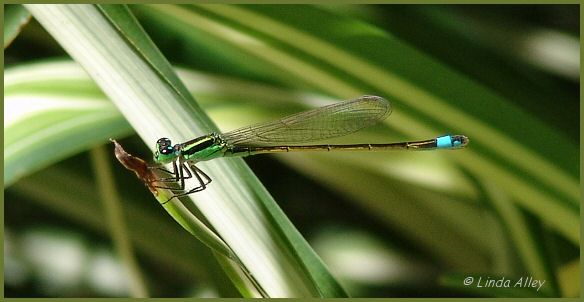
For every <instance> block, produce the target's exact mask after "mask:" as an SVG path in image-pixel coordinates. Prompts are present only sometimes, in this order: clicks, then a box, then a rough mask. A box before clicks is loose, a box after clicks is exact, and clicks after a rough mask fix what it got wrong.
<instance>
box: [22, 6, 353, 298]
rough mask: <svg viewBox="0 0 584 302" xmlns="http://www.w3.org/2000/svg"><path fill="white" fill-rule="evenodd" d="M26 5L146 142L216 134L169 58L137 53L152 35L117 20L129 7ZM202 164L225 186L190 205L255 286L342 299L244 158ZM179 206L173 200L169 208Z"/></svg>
mask: <svg viewBox="0 0 584 302" xmlns="http://www.w3.org/2000/svg"><path fill="white" fill-rule="evenodd" d="M27 8H28V9H29V10H30V11H31V12H32V13H33V15H34V16H35V18H37V20H39V22H40V23H41V24H42V25H43V26H44V27H45V28H46V29H47V30H48V31H49V32H50V33H51V35H52V36H53V37H54V38H55V39H56V40H57V41H58V42H59V43H60V44H61V45H62V46H63V47H64V48H65V50H66V51H67V52H68V53H69V54H70V55H71V56H72V57H73V58H74V59H75V60H76V61H77V62H79V63H80V64H81V65H82V66H83V67H84V69H85V70H86V71H87V72H88V73H89V74H90V75H91V76H92V78H93V79H94V80H95V81H96V82H97V83H98V85H99V86H100V88H101V89H102V90H103V91H104V92H105V93H106V95H108V96H109V97H110V98H111V99H112V101H113V102H114V103H115V104H116V106H117V107H118V108H119V109H120V111H121V112H122V113H123V114H124V116H125V117H126V119H127V120H128V121H129V123H130V124H131V125H132V126H133V127H134V128H135V129H136V130H137V132H138V134H140V136H141V137H142V138H143V139H144V140H145V141H147V142H153V141H155V140H156V139H157V138H158V137H160V136H162V135H165V136H170V137H172V138H174V139H177V140H179V141H180V140H187V139H189V138H192V136H193V133H196V134H204V133H207V132H209V131H210V130H212V129H216V128H215V127H214V126H213V124H212V123H211V122H210V119H209V118H208V117H207V116H206V115H205V114H204V113H203V112H202V111H200V109H199V108H198V107H196V106H194V103H193V102H192V99H191V98H190V95H188V93H186V89H184V87H183V86H182V85H180V84H177V83H175V82H174V81H173V80H172V78H169V77H167V75H166V74H165V73H163V72H161V71H162V70H168V69H169V67H168V63H167V62H166V60H165V59H164V58H163V57H162V56H156V55H154V56H153V57H149V55H150V54H152V53H155V52H152V51H149V52H148V54H149V55H146V51H145V50H144V49H138V48H137V45H145V44H146V45H147V44H150V43H148V42H147V41H149V40H148V38H147V36H146V35H144V34H143V33H141V32H140V31H137V30H126V28H127V27H128V26H127V25H120V24H119V23H118V22H119V19H120V18H122V17H121V16H123V15H124V14H126V16H125V17H123V18H122V19H124V20H125V22H129V21H128V20H131V19H132V16H131V15H130V14H128V11H127V10H126V8H125V7H97V6H92V5H69V6H68V5H29V6H27ZM112 10H115V12H112ZM104 14H105V15H104ZM106 15H107V16H106ZM113 23H116V25H114V24H113ZM133 28H134V29H135V28H136V26H133ZM140 40H142V42H140V43H138V41H140ZM151 46H152V47H153V45H151ZM137 54H138V55H137ZM157 65H159V66H157ZM165 65H166V67H161V66H165ZM200 166H201V168H202V169H204V170H205V171H208V174H209V175H210V176H211V177H212V178H215V179H221V180H222V182H221V186H211V187H210V188H209V189H207V190H205V191H204V192H202V193H199V194H197V195H196V196H193V197H191V198H192V202H194V204H195V205H196V207H197V208H198V209H199V210H200V211H201V213H203V215H204V216H205V218H206V219H207V220H208V221H209V222H210V224H211V225H212V226H213V228H214V229H215V230H216V231H217V233H218V234H219V235H220V236H221V237H222V238H223V239H224V240H225V242H226V243H227V244H228V245H229V246H230V248H231V249H232V250H233V251H234V252H235V253H236V254H237V255H238V257H239V259H240V260H241V262H242V263H243V264H244V265H245V269H247V270H249V271H250V272H251V276H253V279H254V281H255V283H254V284H258V285H259V286H261V290H262V291H265V292H266V293H267V294H268V295H269V296H271V297H280V296H344V295H345V293H344V291H342V289H341V288H340V286H339V285H338V284H337V282H336V280H334V278H332V276H331V275H330V273H329V272H328V271H327V270H326V268H325V267H324V265H323V264H322V262H321V261H320V259H319V258H318V257H317V256H316V254H315V253H314V252H313V251H312V249H310V247H309V246H308V244H307V243H306V241H305V240H304V239H303V238H302V237H301V236H300V234H299V233H298V231H296V229H295V228H294V227H293V226H292V224H291V223H290V222H289V221H288V220H287V218H285V216H283V214H282V212H281V211H280V210H279V208H278V206H277V205H276V203H275V202H274V200H273V199H272V198H271V196H270V195H269V194H268V193H267V192H266V191H265V189H263V187H262V186H261V184H260V183H259V181H257V179H256V178H255V176H254V175H253V174H252V173H251V171H250V170H249V168H248V167H247V166H245V164H244V163H243V161H242V160H241V159H229V160H222V161H213V162H209V163H204V164H201V165H200ZM187 185H189V186H193V185H195V184H194V183H192V182H188V183H187ZM185 202H190V201H187V200H186V199H185ZM180 204H181V203H180V202H179V201H176V200H173V201H171V202H169V205H170V206H172V205H174V206H176V207H178V206H179V205H180ZM166 208H168V207H166ZM273 215H277V216H278V217H274V216H273ZM252 251H253V252H252ZM308 265H310V269H307V268H306V266H308Z"/></svg>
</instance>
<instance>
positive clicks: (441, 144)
mask: <svg viewBox="0 0 584 302" xmlns="http://www.w3.org/2000/svg"><path fill="white" fill-rule="evenodd" d="M452 147H453V145H452V137H451V136H450V135H445V136H440V137H437V138H436V148H438V149H450V148H452Z"/></svg>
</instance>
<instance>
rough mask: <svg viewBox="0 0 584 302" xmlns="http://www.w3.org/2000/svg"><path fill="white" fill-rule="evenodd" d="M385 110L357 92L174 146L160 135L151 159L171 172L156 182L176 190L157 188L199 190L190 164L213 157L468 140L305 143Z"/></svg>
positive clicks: (433, 145)
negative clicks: (189, 185) (191, 184)
mask: <svg viewBox="0 0 584 302" xmlns="http://www.w3.org/2000/svg"><path fill="white" fill-rule="evenodd" d="M390 113H391V105H390V103H389V101H387V100H386V99H384V98H381V97H378V96H362V97H359V98H357V99H354V100H350V101H344V102H339V103H335V104H332V105H328V106H324V107H320V108H315V109H312V110H308V111H305V112H300V113H297V114H293V115H290V116H287V117H284V118H282V119H279V120H275V121H271V122H267V123H261V124H256V125H252V126H247V127H243V128H240V129H237V130H234V131H231V132H227V133H222V134H219V133H211V134H207V135H203V136H200V137H197V138H195V139H193V140H190V141H187V142H184V143H180V144H176V145H172V143H171V141H170V139H168V138H161V139H159V140H158V141H157V142H156V152H155V153H154V160H155V162H156V163H158V164H167V163H172V166H173V171H169V170H166V169H163V168H158V169H161V170H163V171H165V172H167V173H169V174H171V175H172V177H168V178H161V179H158V180H157V181H158V182H179V183H180V186H179V187H178V188H172V187H163V188H164V189H170V190H173V191H174V192H177V191H179V192H181V193H178V194H175V195H174V196H173V197H172V198H174V197H180V196H184V195H188V194H191V193H195V192H199V191H202V190H204V189H205V188H206V187H207V185H208V184H209V183H210V182H211V178H210V177H209V176H208V175H207V174H205V173H204V172H203V171H201V170H200V169H199V168H197V167H196V166H195V164H196V163H197V162H200V161H206V160H210V159H214V158H217V157H231V156H249V155H256V154H263V153H279V152H297V151H386V150H396V149H399V150H406V149H407V150H433V149H460V148H464V147H465V146H466V145H467V144H468V138H467V137H466V136H464V135H444V136H440V137H437V138H433V139H428V140H423V141H412V142H399V143H387V144H351V145H328V144H323V145H308V144H307V143H308V142H312V141H318V140H324V139H328V138H333V137H338V136H343V135H347V134H350V133H353V132H356V131H359V130H361V129H363V128H365V127H368V126H372V125H374V124H376V123H377V122H379V121H381V120H383V119H385V118H386V117H387V116H389V114H390ZM177 162H178V163H177ZM193 175H194V176H195V177H196V178H197V180H198V182H199V186H197V187H195V188H193V189H190V190H188V191H186V192H184V188H185V179H188V178H191V177H193ZM172 198H171V199H172ZM169 200H170V199H169Z"/></svg>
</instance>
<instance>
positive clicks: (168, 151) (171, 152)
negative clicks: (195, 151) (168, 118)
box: [154, 137, 177, 164]
mask: <svg viewBox="0 0 584 302" xmlns="http://www.w3.org/2000/svg"><path fill="white" fill-rule="evenodd" d="M176 158H177V152H176V149H175V148H174V147H173V146H172V142H171V141H170V139H168V138H166V137H163V138H161V139H159V140H157V141H156V152H154V161H155V162H157V163H161V164H165V163H169V162H172V161H175V160H176Z"/></svg>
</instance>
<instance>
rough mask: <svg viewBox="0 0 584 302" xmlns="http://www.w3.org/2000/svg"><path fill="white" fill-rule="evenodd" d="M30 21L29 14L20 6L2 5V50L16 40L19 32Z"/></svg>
mask: <svg viewBox="0 0 584 302" xmlns="http://www.w3.org/2000/svg"><path fill="white" fill-rule="evenodd" d="M29 20H30V13H29V12H28V11H27V10H26V9H25V8H24V6H22V5H20V4H6V5H4V49H6V48H7V47H8V46H10V43H12V41H14V39H16V37H17V36H18V34H19V33H20V30H21V29H22V27H23V26H24V25H26V23H28V21H29Z"/></svg>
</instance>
